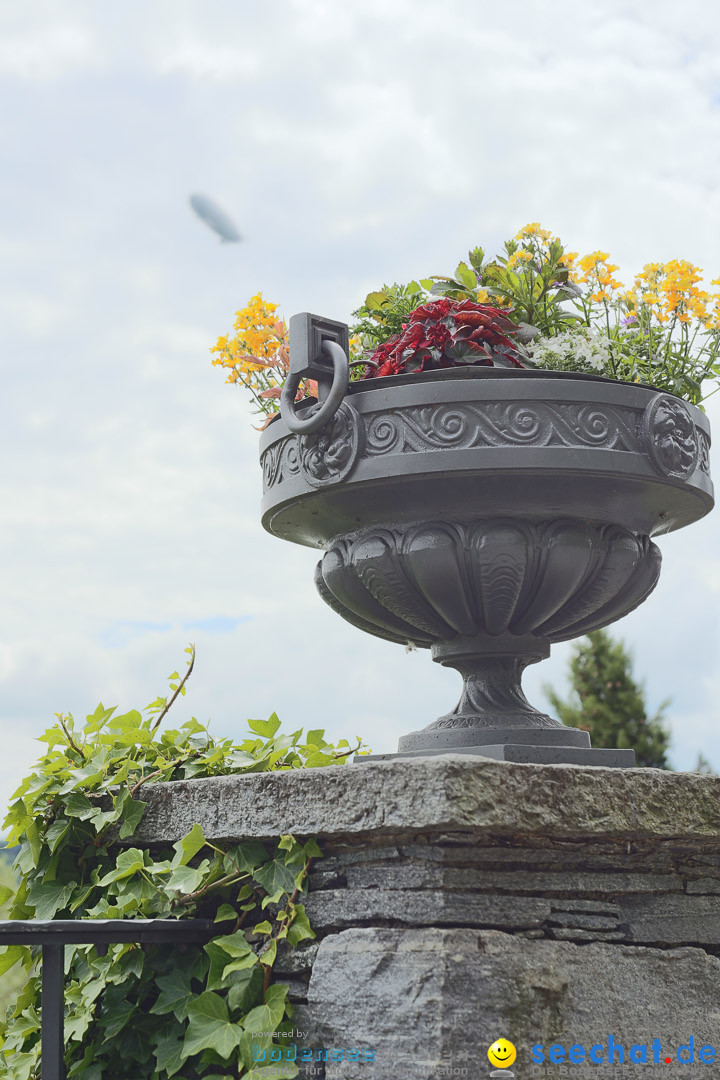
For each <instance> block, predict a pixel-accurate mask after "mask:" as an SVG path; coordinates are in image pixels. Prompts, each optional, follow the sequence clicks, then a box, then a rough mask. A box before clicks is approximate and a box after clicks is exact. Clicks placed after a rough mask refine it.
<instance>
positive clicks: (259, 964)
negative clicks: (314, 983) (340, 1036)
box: [0, 647, 361, 1080]
mask: <svg viewBox="0 0 720 1080" xmlns="http://www.w3.org/2000/svg"><path fill="white" fill-rule="evenodd" d="M187 651H188V652H189V653H190V660H189V662H188V671H187V673H186V674H185V676H184V678H183V679H182V680H180V679H179V675H178V674H177V673H174V674H173V675H172V676H170V678H171V679H172V680H174V682H173V683H171V689H173V691H174V693H173V696H172V698H171V699H170V701H169V702H168V701H167V699H165V698H158V699H157V700H156V701H155V702H153V703H152V705H150V706H148V708H147V709H146V710H145V714H146V715H145V716H143V715H142V714H141V713H140V712H137V711H131V712H128V713H125V714H124V715H121V716H117V715H115V709H106V708H105V707H104V706H103V705H102V704H101V705H98V707H97V709H96V710H95V712H94V713H93V714H92V715H91V716H88V717H87V719H86V721H85V723H84V724H83V725H81V726H76V724H75V722H74V720H73V717H72V716H71V715H67V716H64V715H61V714H56V715H57V721H58V722H57V723H56V724H55V725H53V726H52V727H51V728H49V729H48V730H47V731H46V732H45V733H44V735H42V737H41V740H40V741H42V742H44V743H46V744H47V752H46V753H45V755H44V756H43V757H42V758H41V760H40V761H39V762H38V764H37V765H36V767H35V769H34V771H33V772H32V773H31V774H30V776H28V777H26V779H25V780H23V782H22V784H21V785H20V787H19V788H18V790H17V792H16V793H15V795H14V796H13V802H12V804H11V806H10V810H9V813H8V816H7V819H6V822H5V826H6V828H9V829H10V836H9V843H10V844H18V845H19V854H18V856H17V859H16V869H17V871H18V872H19V873H20V875H21V878H20V884H19V886H18V888H17V891H16V892H15V895H14V898H13V903H12V907H11V910H10V913H9V917H10V918H15V919H33V918H39V919H52V918H83V917H85V918H103V919H108V918H110V919H112V918H132V917H138V918H158V917H162V918H169V917H177V918H183V917H187V916H193V915H198V916H203V917H214V918H215V920H216V921H218V922H219V923H220V924H221V925H219V926H218V934H219V936H218V937H217V938H214V939H213V940H212V941H211V942H209V943H208V944H207V945H205V947H204V948H203V949H201V948H200V947H196V946H192V947H188V949H187V950H183V949H181V948H180V949H179V948H178V947H177V946H164V945H162V946H160V945H159V946H152V947H145V948H141V947H139V946H135V945H131V944H115V945H111V946H110V947H109V950H108V952H107V953H106V954H105V955H101V954H100V952H98V950H97V949H96V948H95V947H93V946H89V945H85V946H83V945H80V946H68V947H67V949H66V965H67V976H66V1004H67V1009H66V1025H65V1030H66V1044H67V1049H66V1067H67V1070H68V1076H69V1078H71V1080H102V1078H105V1077H111V1076H112V1077H113V1080H125V1078H127V1080H145V1078H147V1080H165V1078H167V1077H176V1078H178V1080H181V1078H182V1080H198V1078H200V1077H202V1078H204V1080H211V1077H215V1078H219V1077H220V1076H222V1077H225V1076H230V1075H231V1076H233V1077H240V1076H245V1075H249V1074H250V1073H251V1070H252V1067H253V1066H252V1057H251V1054H252V1045H251V1044H252V1043H258V1044H259V1045H260V1046H264V1047H266V1048H267V1047H268V1046H270V1045H271V1043H272V1038H271V1037H270V1038H268V1037H263V1038H255V1039H251V1033H252V1032H256V1031H268V1032H272V1031H276V1030H277V1029H278V1028H279V1027H280V1026H281V1023H282V1020H283V1017H284V1016H289V1015H291V1006H290V1005H289V1003H288V1001H287V987H286V986H284V985H282V984H278V985H271V977H272V967H273V963H274V961H275V959H276V956H277V950H278V946H279V945H280V944H282V943H285V945H286V946H290V947H292V946H295V945H297V944H299V942H301V941H303V940H305V939H308V938H312V937H314V934H313V931H312V929H311V928H310V925H309V923H308V919H307V916H306V914H305V908H304V906H303V904H302V902H301V897H302V895H303V893H304V892H305V889H306V881H307V874H308V869H309V867H310V863H311V862H312V860H313V859H314V858H317V857H320V856H321V852H320V850H319V848H318V846H317V844H316V843H315V841H312V840H311V841H309V842H307V843H304V844H301V843H299V842H298V841H296V840H295V839H294V838H293V837H292V836H289V835H288V836H282V837H280V838H279V840H278V842H277V843H276V844H274V845H265V844H261V843H259V842H257V841H255V840H252V841H245V842H243V843H239V844H234V845H231V846H230V845H228V846H225V847H219V846H217V845H215V844H213V843H211V842H210V841H209V840H208V839H207V838H206V837H205V836H204V834H203V831H202V829H201V827H200V826H199V825H197V824H196V825H194V826H193V828H192V829H191V830H190V832H189V833H188V834H187V836H185V837H183V838H182V839H180V840H178V841H177V843H175V844H173V845H172V847H170V848H167V849H166V850H155V849H153V850H149V849H146V848H141V847H135V846H130V845H129V844H128V841H130V838H131V837H132V836H133V834H134V832H135V831H136V829H137V827H138V825H139V823H140V821H141V819H142V816H143V811H144V809H145V806H146V805H147V804H146V803H145V802H143V800H142V798H141V795H142V789H143V787H144V785H145V784H147V783H152V782H157V781H159V780H162V781H172V780H179V779H188V778H190V777H195V778H197V777H208V776H218V775H226V774H230V773H236V774H246V773H252V772H267V771H271V770H272V771H279V770H287V769H299V768H307V767H310V766H329V765H338V764H342V763H344V762H345V761H346V760H347V758H348V756H349V755H350V754H351V753H353V750H352V749H351V748H350V746H349V744H348V743H347V742H346V741H342V742H340V743H339V744H338V745H337V746H333V745H331V744H330V743H328V742H327V740H326V739H325V736H324V732H323V731H322V730H315V731H309V732H308V733H307V735H306V736H305V738H304V739H303V737H302V735H303V733H302V730H300V731H296V732H294V733H293V734H291V735H284V734H282V733H281V731H280V723H279V721H278V719H277V717H276V716H274V715H273V716H271V717H270V719H269V720H252V721H249V726H250V729H251V733H250V735H249V737H248V738H246V739H245V740H244V741H243V742H241V743H240V744H239V745H235V744H233V743H232V741H231V740H229V739H215V738H213V737H211V736H210V735H209V733H208V731H207V729H206V728H205V727H204V726H203V725H202V724H200V723H199V722H198V721H197V720H196V719H195V718H194V717H193V718H192V719H190V720H188V721H187V722H185V723H183V724H181V725H180V726H179V727H177V728H175V729H172V730H167V731H163V732H160V731H159V725H160V723H161V721H162V720H163V719H164V717H165V715H166V714H167V711H168V709H169V708H170V706H171V705H172V704H173V702H174V701H175V700H176V698H177V697H178V695H179V694H182V693H184V689H185V682H186V680H187V678H188V676H189V674H190V671H191V670H192V665H193V662H194V650H193V648H192V647H191V648H190V649H188V650H187ZM360 745H361V744H360V743H358V747H357V748H355V749H359V748H360ZM12 891H13V890H12V889H8V890H6V891H5V892H3V893H2V894H0V902H1V901H2V899H3V897H4V898H5V899H7V898H8V894H11V893H12ZM6 917H7V916H6ZM37 953H38V950H37V949H32V950H31V949H29V948H27V947H24V946H9V947H6V948H5V949H3V950H1V951H0V973H4V972H5V971H8V970H10V969H11V968H13V969H15V970H17V968H16V965H19V966H20V967H22V969H24V971H23V975H24V977H26V978H27V982H26V985H25V988H24V990H23V991H22V993H21V994H20V995H19V997H18V998H17V1000H16V1001H15V1002H14V1004H11V1006H10V1008H9V1010H8V1016H7V1020H6V1021H5V1022H4V1023H2V1024H0V1038H1V1039H2V1049H1V1050H0V1060H2V1062H3V1064H4V1066H5V1069H4V1071H3V1076H7V1077H8V1078H10V1080H30V1078H33V1077H36V1076H37V1075H38V1058H39V1053H40V1042H39V1030H40V1029H39V1020H38V1009H39V1005H40V979H39V973H38V964H37V959H38V957H37ZM6 978H7V976H5V975H4V974H3V982H4V980H5V979H6ZM287 1067H288V1070H289V1071H288V1072H287V1075H288V1076H294V1075H296V1073H295V1072H293V1071H292V1070H293V1069H294V1068H295V1066H293V1065H291V1064H288V1066H287ZM253 1075H254V1074H253Z"/></svg>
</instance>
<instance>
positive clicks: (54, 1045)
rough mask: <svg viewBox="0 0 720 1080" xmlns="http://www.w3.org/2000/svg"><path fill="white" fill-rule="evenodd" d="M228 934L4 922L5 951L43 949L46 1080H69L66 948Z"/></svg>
mask: <svg viewBox="0 0 720 1080" xmlns="http://www.w3.org/2000/svg"><path fill="white" fill-rule="evenodd" d="M222 933H223V927H222V925H219V924H218V923H214V922H212V920H211V919H56V920H42V919H34V920H31V921H29V922H23V921H21V920H20V919H11V920H0V945H41V946H42V997H41V1009H40V1038H41V1047H40V1051H41V1065H42V1074H41V1075H42V1080H65V1035H64V1024H65V946H66V945H96V946H99V947H100V949H103V947H104V950H105V951H107V947H108V945H113V944H115V943H116V942H124V941H130V942H132V943H133V944H135V945H157V944H164V945H167V944H178V945H179V944H194V943H201V942H205V941H210V939H211V938H213V937H216V936H217V935H218V934H222Z"/></svg>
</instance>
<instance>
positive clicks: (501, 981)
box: [296, 928, 720, 1080]
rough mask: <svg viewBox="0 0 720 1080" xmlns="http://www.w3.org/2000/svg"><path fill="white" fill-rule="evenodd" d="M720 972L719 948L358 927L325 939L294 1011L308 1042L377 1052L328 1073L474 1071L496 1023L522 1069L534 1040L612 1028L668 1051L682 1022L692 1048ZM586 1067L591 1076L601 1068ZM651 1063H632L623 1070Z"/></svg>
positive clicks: (352, 1077)
mask: <svg viewBox="0 0 720 1080" xmlns="http://www.w3.org/2000/svg"><path fill="white" fill-rule="evenodd" d="M719 980H720V961H719V960H717V959H716V958H715V957H713V956H707V955H706V954H705V953H703V952H702V951H700V950H696V949H676V950H671V951H663V950H654V949H647V948H627V947H623V946H621V945H617V944H609V943H589V944H582V945H581V944H575V943H572V942H568V941H533V940H528V939H527V938H522V937H519V936H513V935H508V934H503V933H500V932H497V931H491V930H490V931H473V930H465V929H448V930H442V929H435V928H428V929H424V930H399V929H355V930H347V931H345V932H343V933H341V934H337V935H332V936H330V937H328V938H326V939H325V940H324V941H323V942H322V944H321V946H320V949H319V952H318V956H317V960H316V962H315V966H314V968H313V974H312V977H311V980H310V986H309V990H308V1003H307V1005H306V1006H298V1008H297V1009H296V1023H299V1024H300V1025H301V1026H303V1027H309V1029H310V1035H309V1039H308V1041H309V1042H311V1043H314V1044H315V1045H325V1046H336V1047H345V1046H348V1045H358V1044H359V1045H361V1046H367V1047H372V1048H373V1049H374V1050H375V1063H374V1064H373V1065H364V1066H355V1065H353V1064H352V1063H348V1062H344V1063H342V1064H330V1063H328V1065H327V1071H326V1077H327V1080H340V1078H342V1080H360V1078H364V1080H372V1078H378V1080H380V1078H382V1080H386V1078H387V1077H389V1076H398V1077H402V1080H428V1078H429V1077H432V1076H437V1075H439V1072H438V1070H440V1069H442V1068H448V1067H456V1068H467V1069H468V1072H467V1073H466V1074H465V1075H467V1076H468V1077H470V1078H472V1080H475V1078H476V1077H484V1076H487V1075H488V1073H489V1066H488V1061H487V1057H486V1051H487V1047H488V1046H489V1045H490V1043H492V1042H493V1041H494V1040H495V1039H496V1038H498V1037H500V1036H504V1037H506V1038H508V1039H511V1040H512V1041H513V1043H515V1045H516V1047H517V1051H518V1058H517V1065H516V1066H514V1067H513V1071H514V1073H515V1075H516V1077H518V1078H520V1077H524V1076H527V1075H529V1072H528V1070H529V1066H530V1064H531V1061H530V1048H531V1046H533V1045H536V1044H541V1045H543V1046H544V1047H545V1049H546V1050H547V1048H548V1046H549V1045H550V1044H552V1043H561V1044H563V1045H564V1046H565V1047H566V1048H567V1047H569V1046H570V1045H572V1044H574V1043H580V1044H583V1045H584V1046H586V1047H587V1048H588V1049H589V1048H590V1046H591V1045H593V1044H602V1045H603V1046H607V1040H608V1036H609V1035H612V1037H613V1040H614V1041H615V1042H616V1043H618V1042H619V1043H621V1044H622V1045H623V1046H624V1048H625V1052H626V1053H627V1052H628V1051H629V1049H630V1047H631V1046H632V1045H639V1044H642V1043H651V1042H652V1039H653V1038H654V1037H657V1038H659V1039H660V1040H661V1044H662V1047H663V1050H664V1051H666V1052H667V1053H671V1054H672V1055H673V1057H674V1053H675V1050H676V1049H677V1047H678V1046H679V1045H681V1044H683V1043H686V1042H687V1040H688V1039H689V1037H690V1036H691V1035H693V1036H694V1037H695V1045H696V1047H699V1046H700V1045H702V1044H703V1043H716V1042H717V1031H718V1028H719V1027H720V999H719V998H718V994H717V987H718V982H719ZM679 988H682V991H681V992H679ZM696 1060H697V1059H696ZM590 1068H591V1069H592V1071H591V1072H590V1073H588V1076H590V1077H595V1076H596V1075H597V1076H599V1075H600V1073H601V1072H602V1073H603V1075H604V1073H605V1071H607V1070H604V1069H599V1068H597V1067H595V1066H590ZM662 1069H663V1070H665V1069H667V1066H665V1064H664V1057H663V1064H662ZM586 1071H587V1069H585V1070H583V1069H581V1068H580V1067H579V1066H574V1067H572V1071H571V1073H570V1074H569V1075H572V1076H573V1077H577V1080H584V1078H585V1072H586ZM655 1071H657V1070H653V1068H652V1067H651V1066H649V1065H648V1066H641V1065H638V1066H637V1069H635V1068H633V1067H632V1066H627V1067H626V1068H625V1069H623V1071H622V1075H623V1076H626V1075H627V1076H630V1077H633V1076H635V1075H638V1076H647V1075H648V1074H649V1075H651V1076H653V1075H655ZM457 1075H460V1074H457ZM550 1075H552V1074H550ZM558 1075H560V1074H559V1073H558ZM660 1075H662V1076H666V1075H669V1071H668V1072H663V1073H662V1074H660ZM673 1075H674V1074H673ZM683 1075H684V1074H683ZM690 1075H692V1074H690ZM703 1075H705V1073H703ZM707 1075H708V1076H709V1075H711V1070H709V1069H708V1070H707Z"/></svg>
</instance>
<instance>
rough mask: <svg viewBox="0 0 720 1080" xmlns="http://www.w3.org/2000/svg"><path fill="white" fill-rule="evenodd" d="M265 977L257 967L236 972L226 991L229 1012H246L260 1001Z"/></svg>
mask: <svg viewBox="0 0 720 1080" xmlns="http://www.w3.org/2000/svg"><path fill="white" fill-rule="evenodd" d="M264 980H265V977H264V975H263V973H262V969H261V968H260V967H259V965H255V966H254V967H252V968H246V969H245V970H244V971H238V972H237V973H236V974H235V976H234V978H233V979H232V985H231V986H230V989H229V990H228V996H227V998H228V1008H229V1009H230V1011H231V1012H236V1011H239V1012H248V1011H249V1010H250V1009H251V1008H253V1007H254V1006H255V1005H258V1004H259V1003H260V1002H261V1001H262V990H263V983H264Z"/></svg>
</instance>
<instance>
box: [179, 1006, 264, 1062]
mask: <svg viewBox="0 0 720 1080" xmlns="http://www.w3.org/2000/svg"><path fill="white" fill-rule="evenodd" d="M255 1012H257V1009H254V1010H253V1013H255ZM253 1013H250V1016H252V1015H253ZM280 1015H281V1016H282V1013H281V1014H280ZM188 1020H189V1023H188V1030H187V1034H186V1036H185V1041H184V1043H183V1048H182V1058H183V1061H184V1060H186V1059H187V1058H189V1057H190V1056H191V1054H198V1053H200V1051H201V1050H214V1051H215V1053H217V1054H219V1055H220V1057H223V1058H229V1057H230V1055H231V1054H232V1052H233V1050H235V1049H236V1047H237V1046H238V1044H239V1043H240V1039H241V1038H242V1028H241V1027H240V1025H239V1024H237V1023H235V1022H234V1021H231V1020H230V1018H229V1016H228V1007H227V1002H226V1001H225V999H224V998H222V997H220V995H219V994H215V993H213V992H212V991H206V992H205V993H204V994H200V996H199V997H197V998H195V1000H194V1001H191V1002H190V1004H189V1005H188ZM246 1026H247V1025H246ZM252 1030H253V1031H255V1030H257V1029H256V1028H252Z"/></svg>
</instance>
